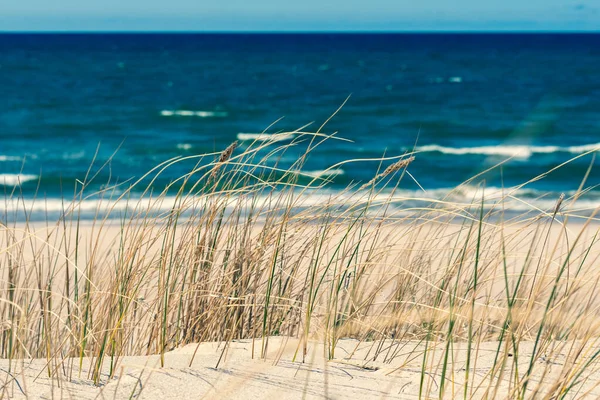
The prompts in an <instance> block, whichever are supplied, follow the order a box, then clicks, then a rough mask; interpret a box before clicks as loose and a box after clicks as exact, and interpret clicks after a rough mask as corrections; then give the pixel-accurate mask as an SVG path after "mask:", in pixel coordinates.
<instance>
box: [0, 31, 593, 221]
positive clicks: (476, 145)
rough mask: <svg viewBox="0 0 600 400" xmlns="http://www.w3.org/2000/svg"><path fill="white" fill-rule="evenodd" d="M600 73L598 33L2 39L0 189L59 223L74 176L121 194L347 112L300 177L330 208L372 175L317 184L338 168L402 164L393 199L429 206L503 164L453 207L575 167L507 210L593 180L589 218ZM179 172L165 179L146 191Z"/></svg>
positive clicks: (289, 156)
mask: <svg viewBox="0 0 600 400" xmlns="http://www.w3.org/2000/svg"><path fill="white" fill-rule="evenodd" d="M599 65H600V35H598V34H564V35H557V34H310V35H308V34H306V35H304V34H303V35H301V34H252V35H244V34H70V35H62V34H44V35H37V34H1V35H0V189H3V191H4V192H5V198H9V197H11V196H12V197H14V194H15V193H16V194H19V196H21V197H23V198H25V199H26V200H28V199H33V198H34V197H35V198H37V199H38V200H37V202H36V204H37V205H38V206H39V207H41V208H40V210H41V209H44V208H45V209H47V210H49V211H50V212H58V211H60V209H61V207H63V206H62V205H61V201H60V200H59V199H60V198H62V197H67V198H69V197H71V196H72V195H73V190H74V187H75V186H76V182H77V181H78V180H79V181H83V180H85V177H86V175H87V176H88V178H89V176H91V175H96V176H95V177H94V179H93V180H92V182H91V184H90V188H89V190H90V191H91V192H93V191H94V190H100V189H102V188H103V187H105V185H106V183H107V182H111V183H116V182H122V185H123V187H126V185H128V182H132V181H133V180H135V179H138V178H139V177H141V176H143V174H144V173H145V172H147V171H148V170H149V169H150V168H152V167H153V166H155V165H156V164H158V163H160V162H162V161H164V160H167V159H169V158H172V157H175V156H189V155H194V154H199V153H206V152H213V151H221V150H222V149H224V148H226V147H227V146H228V145H229V144H230V143H232V142H233V141H234V140H239V141H240V143H241V146H242V148H243V147H244V146H247V144H248V143H249V142H251V141H252V140H255V139H258V140H262V139H265V138H268V137H267V136H265V135H269V134H274V133H277V132H286V131H293V130H295V129H298V128H300V127H303V126H305V125H307V124H310V123H312V125H310V126H309V127H307V128H305V129H304V130H307V131H311V130H312V131H314V130H316V129H318V128H319V126H320V125H321V124H322V123H323V122H324V121H325V120H327V118H328V117H329V116H331V115H332V114H333V113H334V111H335V110H336V109H337V108H338V107H339V106H340V105H341V104H342V103H343V102H344V101H345V100H346V99H347V98H348V96H350V97H349V99H348V101H347V102H346V104H345V105H344V107H343V108H342V109H341V110H340V111H339V112H338V113H337V114H336V115H335V117H334V118H333V119H331V121H329V122H328V124H327V125H326V126H325V127H324V128H323V132H324V133H333V132H337V135H338V136H340V137H343V138H346V139H350V140H351V142H346V141H331V142H329V143H328V144H325V145H323V146H321V147H319V148H318V149H317V150H316V151H315V152H314V153H313V154H312V155H311V157H310V158H309V159H308V160H307V163H306V165H305V166H304V172H305V173H306V176H307V177H315V176H322V177H327V178H329V179H331V181H332V182H331V183H330V184H329V186H328V190H330V191H332V192H335V191H337V190H342V189H343V188H345V187H346V186H347V185H349V184H351V183H355V182H365V181H368V180H369V179H371V178H372V177H373V176H374V175H376V174H377V169H378V167H379V163H378V162H357V163H350V164H344V165H342V166H337V167H335V168H332V169H331V170H330V171H329V172H328V173H324V172H323V171H325V170H327V169H328V168H330V167H332V166H334V165H336V163H338V162H340V161H343V160H347V159H368V158H377V157H381V156H382V155H384V154H385V155H388V156H391V155H399V154H403V153H405V152H407V151H411V150H412V149H415V150H416V151H418V153H417V154H416V160H415V161H414V162H413V163H412V164H411V165H410V167H409V172H410V173H411V175H412V176H413V177H414V178H415V180H413V179H410V178H409V177H405V178H404V179H403V180H402V182H401V183H400V186H399V188H398V193H401V194H403V196H405V197H406V198H410V197H411V196H415V197H426V198H443V197H444V196H445V195H446V193H447V192H448V190H449V189H450V188H453V187H455V186H456V185H459V184H461V183H462V182H464V181H465V180H467V179H469V178H470V177H472V176H474V175H476V174H478V173H480V172H482V171H484V170H486V169H488V168H490V167H492V166H493V165H495V164H497V163H499V162H501V161H503V160H506V159H507V158H509V157H512V159H511V160H510V161H508V162H506V163H504V164H503V166H502V168H496V169H494V170H492V171H490V172H488V173H485V174H483V175H481V176H479V177H478V178H477V179H476V180H474V181H472V182H471V183H470V185H467V186H464V187H463V188H462V189H461V190H460V191H458V192H456V193H455V194H454V199H455V200H456V198H457V197H458V198H460V197H461V196H462V200H464V201H470V200H472V198H473V196H474V195H475V194H476V190H475V186H476V185H478V184H480V183H481V182H482V180H485V186H486V187H487V188H489V189H488V190H489V191H491V192H494V191H498V190H499V188H501V187H505V188H510V187H514V186H515V185H519V184H522V183H524V182H527V181H529V180H531V179H533V178H535V177H537V176H539V175H540V174H543V173H544V172H546V171H548V170H551V169H553V168H554V167H556V166H558V165H560V164H561V163H564V162H566V161H568V160H570V159H572V158H573V157H577V156H580V155H581V154H583V153H586V152H590V154H587V155H584V156H581V157H580V158H578V159H576V160H574V161H571V162H570V163H568V164H567V165H565V166H563V167H561V168H559V169H557V170H555V171H553V172H552V173H550V174H548V175H547V176H545V177H544V179H540V180H536V181H535V182H532V183H530V184H528V185H526V186H525V187H523V188H522V189H521V190H519V191H518V192H515V193H516V195H518V196H519V197H521V198H522V199H524V202H516V203H515V204H514V205H513V206H514V207H517V208H518V206H519V205H521V206H523V205H524V206H526V208H527V207H529V206H528V204H532V205H534V206H536V207H539V208H541V209H543V210H548V209H551V208H552V207H553V204H554V203H555V202H556V199H557V198H558V196H559V195H560V193H565V194H566V195H567V197H568V196H570V195H572V194H573V193H574V191H575V190H576V189H577V188H578V187H579V185H580V184H581V181H582V179H583V178H584V177H585V176H586V174H587V173H588V169H589V168H590V166H591V167H592V168H591V170H590V172H589V174H588V177H587V181H586V184H585V186H586V187H587V188H589V190H588V191H587V193H585V194H584V195H583V196H582V198H581V199H580V200H579V202H578V203H577V204H576V205H575V206H572V207H574V208H577V209H585V210H588V211H589V210H591V209H593V208H595V207H598V206H600V189H599V188H596V187H595V185H598V184H600V172H599V170H598V168H599V166H598V161H597V160H595V159H594V157H595V156H598V155H599V154H597V152H595V151H594V150H596V149H600V72H599V70H598V66H599ZM275 121H277V122H276V123H275V124H274V125H273V126H271V124H273V123H274V122H275ZM270 126H271V127H270ZM268 127H270V128H269V129H268V130H267V131H266V132H265V130H266V129H267V128H268ZM291 139H293V136H290V135H288V136H287V137H281V142H285V141H289V140H291ZM297 155H298V154H295V153H294V151H293V150H290V151H288V152H287V153H286V154H285V156H284V157H283V158H282V159H281V160H280V162H281V164H282V166H285V165H286V163H287V165H289V164H291V163H292V162H294V161H295V157H297ZM107 160H110V163H108V164H107V165H106V166H105V167H104V168H101V169H100V168H99V167H100V166H102V165H103V164H104V163H106V162H107ZM388 164H389V163H384V164H383V167H386V166H387V165H388ZM90 165H92V168H91V170H90ZM192 166H193V163H192V164H191V165H190V163H179V164H176V165H174V166H173V167H171V168H169V169H168V170H166V171H165V172H164V173H163V174H162V175H161V176H160V177H159V179H158V180H157V181H156V182H155V186H156V190H160V188H161V187H164V186H166V185H168V184H169V182H171V181H172V180H173V179H176V178H177V177H179V176H181V175H182V174H184V173H186V172H187V171H189V169H190V168H191V167H192ZM88 171H91V175H90V174H88ZM88 180H89V179H88ZM415 181H417V182H418V184H417V183H416V182H415ZM419 185H420V186H421V187H419ZM136 193H137V192H136V191H134V195H135V194H136ZM40 199H41V200H40ZM96 200H97V199H96ZM96 200H95V199H94V197H93V196H92V197H90V199H89V201H90V202H91V203H90V204H89V209H90V210H93V209H94V206H93V202H94V201H96ZM5 203H6V204H8V206H5V208H6V207H9V208H10V207H11V205H10V204H12V203H10V202H6V201H5ZM26 204H29V203H26ZM14 206H15V207H18V206H17V205H14Z"/></svg>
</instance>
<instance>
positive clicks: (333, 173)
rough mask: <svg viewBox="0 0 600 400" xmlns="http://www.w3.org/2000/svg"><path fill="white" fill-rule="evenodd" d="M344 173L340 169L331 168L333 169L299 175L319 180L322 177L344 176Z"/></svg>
mask: <svg viewBox="0 0 600 400" xmlns="http://www.w3.org/2000/svg"><path fill="white" fill-rule="evenodd" d="M345 173H346V171H344V170H343V169H341V168H333V169H323V170H315V171H301V172H300V174H301V175H304V176H309V177H311V178H320V177H324V176H338V175H344V174H345Z"/></svg>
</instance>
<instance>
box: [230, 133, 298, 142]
mask: <svg viewBox="0 0 600 400" xmlns="http://www.w3.org/2000/svg"><path fill="white" fill-rule="evenodd" d="M237 138H238V140H241V141H254V140H256V141H261V142H268V141H273V142H278V141H281V140H291V139H293V138H294V134H293V133H275V134H269V133H246V132H240V133H238V134H237Z"/></svg>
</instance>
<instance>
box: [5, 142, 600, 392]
mask: <svg viewBox="0 0 600 400" xmlns="http://www.w3.org/2000/svg"><path fill="white" fill-rule="evenodd" d="M285 135H287V136H286V137H290V135H292V137H294V139H293V140H292V141H291V142H289V143H287V144H281V141H278V140H277V136H276V135H275V136H274V137H273V139H272V140H271V141H255V142H253V143H245V144H239V143H237V142H234V143H232V144H231V145H230V146H228V147H227V148H226V149H225V150H224V151H222V152H221V153H215V154H204V155H197V156H189V157H183V158H175V159H171V160H167V161H165V162H164V163H162V164H160V165H158V166H157V167H156V168H154V169H152V170H151V171H149V173H148V174H147V175H146V176H144V177H142V178H141V179H140V180H138V181H137V182H134V183H133V184H131V186H130V187H129V188H127V189H125V190H122V191H121V192H119V193H118V194H117V192H116V191H115V192H114V193H113V192H111V189H110V185H109V186H108V188H107V189H105V190H104V191H103V192H102V193H100V194H98V193H93V195H94V198H96V199H97V208H96V217H95V218H93V219H92V220H91V221H83V220H82V219H81V212H82V211H83V207H84V206H86V204H87V203H86V199H89V198H90V195H92V194H90V193H88V185H89V183H90V182H91V181H92V180H93V179H94V174H92V173H91V172H90V174H89V177H86V179H84V180H83V181H82V182H81V185H80V186H78V187H77V188H76V191H75V193H74V196H73V200H72V201H70V202H66V203H65V210H64V213H63V215H62V216H61V218H60V219H59V220H58V221H54V222H53V221H44V222H39V221H37V222H35V221H32V220H30V219H28V218H25V219H23V220H19V221H18V220H16V219H14V218H13V221H12V222H11V224H10V225H9V224H8V222H7V223H5V224H4V225H3V226H2V231H3V235H2V237H1V239H0V246H1V249H2V252H0V265H1V266H2V269H1V271H2V272H1V274H2V282H3V288H2V299H3V301H2V302H1V303H0V318H1V320H2V321H3V330H2V332H1V334H0V352H1V354H2V357H4V358H7V359H10V360H18V359H23V358H44V359H45V360H47V365H46V368H45V374H47V375H48V376H49V377H51V378H52V379H53V380H57V381H59V382H60V381H61V380H70V379H73V378H74V377H75V376H78V375H79V374H80V373H81V371H82V370H83V369H82V364H83V360H84V359H88V360H91V361H90V362H91V365H92V368H91V370H90V373H89V374H90V375H89V376H88V378H89V379H91V380H92V381H93V382H94V383H95V384H101V383H102V381H103V379H110V377H111V376H112V375H114V374H115V371H117V370H118V366H119V363H120V360H121V359H122V358H123V357H124V356H128V355H147V354H160V355H161V356H162V358H161V360H162V363H163V365H164V363H165V359H164V354H165V352H167V351H169V350H171V349H174V348H176V347H178V346H182V345H185V344H188V343H202V342H206V341H220V342H224V343H226V344H227V343H231V341H233V340H234V339H252V340H253V354H255V356H256V357H265V355H266V354H267V351H268V348H269V337H272V336H275V335H278V336H289V337H296V338H301V339H302V340H301V341H300V344H299V346H298V349H297V359H298V360H299V361H301V360H302V359H303V358H304V356H305V355H306V352H307V347H306V343H307V342H308V340H309V339H315V338H316V339H317V340H322V341H323V342H324V343H325V348H326V349H327V352H326V353H327V354H326V355H325V356H326V357H327V358H329V359H332V360H334V359H338V358H339V356H338V355H337V353H336V348H337V347H338V344H339V343H340V341H341V340H343V339H345V338H354V339H358V340H359V341H360V342H361V343H370V344H371V346H370V349H369V351H368V352H367V354H365V355H363V357H364V360H365V363H366V362H367V361H369V362H380V363H382V364H394V365H397V363H399V362H400V367H397V368H395V369H394V370H396V369H398V368H399V369H401V368H403V367H402V365H407V364H408V363H410V362H414V360H420V361H418V362H419V370H420V382H419V391H420V395H421V397H423V398H430V397H439V398H445V397H452V398H454V397H462V398H472V397H488V398H494V397H496V396H498V395H499V393H502V394H503V395H506V396H507V397H510V398H530V397H535V396H545V397H547V398H565V397H568V396H571V395H573V394H574V395H575V396H576V395H577V394H578V393H580V392H578V390H584V391H586V390H591V388H590V387H589V385H588V384H587V383H586V379H588V378H590V376H591V375H592V374H593V373H594V371H596V369H597V367H598V364H597V359H598V357H599V356H600V352H599V351H598V350H597V338H598V337H600V327H599V326H598V324H597V323H595V322H594V321H596V320H597V318H598V309H599V306H600V304H598V302H597V301H596V298H595V293H596V290H597V288H598V283H599V280H600V272H599V271H597V268H594V266H595V265H597V263H598V257H599V256H600V252H599V251H598V250H599V246H600V245H599V244H598V239H599V238H598V231H597V228H596V227H595V225H594V223H595V218H594V214H592V216H591V217H589V218H587V219H586V220H585V221H584V222H583V225H582V226H578V228H579V229H578V231H576V232H572V231H571V229H573V227H574V225H572V224H569V223H568V219H569V218H575V217H577V216H576V215H571V214H570V213H569V211H568V210H567V211H564V210H562V209H561V208H560V207H558V206H557V207H556V209H555V210H548V211H541V212H538V214H537V215H535V216H528V215H527V214H525V215H523V216H520V218H519V219H514V220H511V219H507V218H506V217H505V213H504V209H503V207H504V204H505V201H508V200H511V199H512V198H514V195H513V194H512V193H510V191H509V192H508V193H509V194H507V195H506V196H502V197H501V198H499V199H496V200H495V201H490V200H489V199H488V198H487V197H486V196H485V189H484V187H482V188H481V190H480V192H479V195H478V197H477V198H474V199H473V202H472V203H469V204H460V203H456V202H452V201H450V200H444V199H442V200H439V201H431V200H428V199H422V200H421V203H420V204H421V205H419V206H418V207H415V208H413V209H411V208H409V207H407V206H404V201H405V200H406V199H404V198H402V197H401V196H400V195H398V194H397V193H396V191H395V188H396V187H397V186H398V185H401V184H402V182H401V181H398V182H397V183H395V185H394V186H393V187H389V188H387V190H386V188H385V187H383V188H381V189H380V190H378V191H375V190H369V191H363V190H362V189H364V188H367V187H375V185H376V184H379V183H381V181H382V178H384V177H386V176H391V175H392V174H394V173H396V172H397V171H401V170H403V169H405V168H406V167H407V166H408V165H409V164H410V163H412V162H414V160H415V159H414V156H413V155H412V154H407V155H405V156H404V157H403V158H401V159H400V160H399V161H397V162H395V163H393V164H392V165H390V166H389V167H387V168H386V169H385V170H384V171H383V172H382V173H380V174H376V173H374V178H373V179H372V180H370V181H369V182H367V183H366V184H364V185H362V186H358V185H353V186H350V187H348V188H347V189H346V190H345V191H342V192H339V193H338V194H336V195H331V194H328V197H324V196H323V193H324V192H323V191H322V190H323V189H324V188H326V187H327V179H319V178H313V179H312V180H311V181H310V182H309V183H304V184H303V183H301V180H300V177H301V176H302V174H301V171H302V168H303V163H304V161H305V160H306V158H307V157H308V156H309V154H310V152H311V151H314V149H315V148H317V147H319V146H324V145H327V142H328V141H331V140H337V139H336V137H335V136H333V135H325V134H321V133H319V132H317V133H315V134H311V133H306V132H303V131H296V132H292V133H291V134H290V133H285ZM299 148H302V149H304V150H303V151H302V152H301V153H300V156H299V157H298V161H297V162H295V163H294V164H292V165H291V166H287V167H284V166H282V165H281V159H282V156H283V155H284V154H286V153H287V152H289V151H291V149H294V150H295V151H297V150H298V149H299ZM237 150H240V151H237ZM578 157H580V156H578ZM186 162H191V163H192V165H191V167H190V170H189V173H187V174H185V175H183V176H182V177H181V178H180V179H177V180H175V181H173V182H171V183H169V184H168V185H167V187H166V188H165V189H164V190H162V191H160V192H154V191H153V188H154V183H155V182H156V181H157V180H158V179H159V178H160V176H161V174H162V173H163V172H164V171H165V170H166V169H168V168H171V167H173V166H174V165H178V164H181V163H186ZM355 162H360V160H355ZM336 167H337V166H332V167H331V168H336ZM90 171H91V170H90ZM534 179H537V177H536V178H534ZM388 184H389V182H388ZM357 187H358V188H357ZM582 187H583V185H582ZM114 188H116V186H114ZM119 189H123V187H122V185H121V186H119ZM582 190H583V189H582ZM135 191H137V192H135ZM134 193H137V194H134ZM325 193H327V192H325ZM318 196H320V197H318ZM7 197H8V198H10V199H15V200H16V201H17V202H18V203H22V204H26V199H23V198H20V197H19V194H18V193H17V192H16V191H15V192H14V193H12V194H8V195H7ZM315 199H318V200H317V201H315ZM411 200H413V201H414V200H415V199H411ZM560 202H561V203H562V202H563V200H562V199H561V201H560ZM10 213H11V210H9V209H7V210H6V212H5V220H6V221H8V220H9V219H10V218H9V217H10V215H11V214H10ZM22 213H23V214H24V215H25V216H27V215H30V214H29V213H30V211H28V209H27V207H25V206H23V207H22ZM490 343H491V350H490ZM226 347H227V346H225V347H224V350H223V351H225V349H226ZM406 348H410V349H411V350H410V351H408V352H407V351H404V350H405V349H406ZM484 351H486V352H490V351H491V352H492V354H493V363H492V367H491V368H489V369H488V370H486V371H484V372H483V373H475V371H478V370H477V366H478V357H479V355H481V354H482V353H483V352H484ZM348 357H350V358H351V357H353V355H352V354H350V355H348ZM559 359H560V360H562V361H560V362H561V363H562V364H561V365H562V367H561V369H560V370H559V371H557V369H556V368H553V367H552V365H554V364H552V362H555V361H556V360H559ZM403 360H404V361H403ZM564 360H566V361H564ZM11 365H12V364H11ZM107 365H108V366H109V376H108V377H105V376H103V375H102V371H104V370H105V367H106V366H107ZM365 365H366V364H365ZM369 368H371V367H369ZM9 372H11V373H12V371H9ZM390 373H394V371H391V372H390ZM586 385H587V386H586Z"/></svg>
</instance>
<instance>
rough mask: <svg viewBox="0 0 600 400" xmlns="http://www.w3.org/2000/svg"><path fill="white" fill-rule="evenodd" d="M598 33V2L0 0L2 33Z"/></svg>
mask: <svg viewBox="0 0 600 400" xmlns="http://www.w3.org/2000/svg"><path fill="white" fill-rule="evenodd" d="M565 30H566V31H600V0H501V1H499V0H210V1H207V0H0V31H565Z"/></svg>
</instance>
